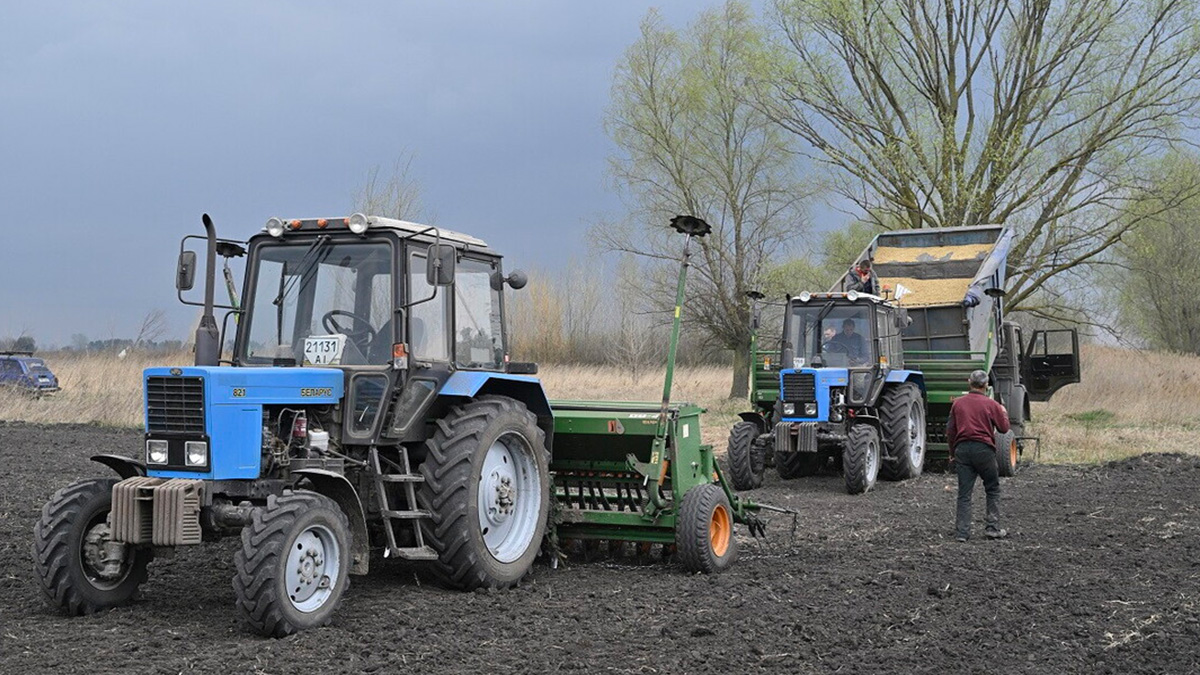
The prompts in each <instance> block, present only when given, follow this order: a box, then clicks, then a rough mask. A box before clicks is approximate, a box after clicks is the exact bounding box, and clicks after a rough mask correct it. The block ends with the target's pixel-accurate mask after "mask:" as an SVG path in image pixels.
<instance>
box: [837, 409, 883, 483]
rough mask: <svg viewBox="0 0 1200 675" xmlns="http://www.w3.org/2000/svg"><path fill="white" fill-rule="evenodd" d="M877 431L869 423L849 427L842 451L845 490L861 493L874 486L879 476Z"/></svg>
mask: <svg viewBox="0 0 1200 675" xmlns="http://www.w3.org/2000/svg"><path fill="white" fill-rule="evenodd" d="M879 464H880V450H879V432H878V431H876V430H875V427H873V426H871V425H869V424H855V425H854V426H852V427H850V433H849V440H848V442H847V443H846V448H845V450H843V451H842V476H843V477H844V478H845V479H846V492H849V493H850V494H852V495H857V494H862V493H864V492H866V491H868V490H870V489H871V488H872V487H874V486H875V479H876V478H878V477H879Z"/></svg>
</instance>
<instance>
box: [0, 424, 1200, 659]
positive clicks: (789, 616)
mask: <svg viewBox="0 0 1200 675" xmlns="http://www.w3.org/2000/svg"><path fill="white" fill-rule="evenodd" d="M140 446H141V436H140V434H139V433H138V432H136V431H127V430H113V429H104V428H97V427H89V426H34V425H24V424H0V671H2V672H6V673H7V672H26V673H41V672H56V673H87V674H88V675H94V674H96V673H103V672H139V673H141V672H146V673H180V672H246V673H249V672H261V673H293V672H320V673H390V672H399V671H412V672H453V673H458V672H476V673H478V672H489V673H491V672H497V673H503V672H522V673H525V672H551V671H555V672H557V671H564V672H586V673H598V672H613V673H655V672H657V673H759V672H783V673H795V672H839V673H859V672H861V673H867V672H885V671H887V672H913V673H946V672H972V673H1024V672H1028V673H1046V672H1096V673H1105V672H1112V673H1136V672H1196V671H1198V670H1200V610H1198V608H1197V599H1198V596H1200V513H1198V512H1197V495H1198V494H1200V458H1196V457H1191V456H1177V455H1149V456H1144V457H1139V458H1135V459H1131V460H1125V461H1122V462H1117V463H1112V464H1108V465H1104V466H1099V467H1087V468H1081V467H1064V466H1030V467H1027V468H1026V469H1025V470H1023V471H1021V472H1020V473H1018V475H1017V476H1016V477H1015V478H1012V479H1003V481H1002V485H1003V487H1002V490H1003V503H1002V510H1003V525H1004V526H1005V527H1006V528H1007V529H1008V530H1009V532H1010V533H1011V536H1010V537H1009V538H1008V539H1007V540H1003V541H987V540H985V539H984V538H983V537H980V536H976V537H973V538H972V539H971V540H970V541H969V542H967V543H965V544H964V543H958V542H956V541H955V540H954V536H953V511H954V492H953V490H952V489H951V490H947V489H946V488H947V487H951V486H953V484H954V479H953V477H952V476H950V475H947V474H940V473H935V474H926V475H924V476H922V477H921V478H919V479H917V480H913V481H906V482H903V483H882V482H881V483H879V484H878V485H877V486H876V488H875V489H874V490H873V491H872V492H870V493H868V494H866V495H860V496H850V495H847V494H845V493H844V490H843V489H842V481H841V478H840V477H838V476H835V475H832V474H827V475H819V476H816V477H814V478H810V479H800V480H794V481H781V480H779V479H778V478H777V477H774V476H769V477H768V479H767V481H766V484H765V486H764V487H763V488H761V489H759V490H755V491H753V492H752V493H750V494H751V495H752V496H753V498H754V499H756V500H758V501H761V502H765V503H769V504H775V505H779V506H788V507H792V508H796V509H798V510H800V511H801V513H802V515H801V516H800V517H799V518H798V519H797V520H796V521H795V523H794V524H793V522H792V520H791V518H790V517H786V516H779V515H770V516H769V517H770V518H771V521H772V522H771V524H770V526H769V527H768V538H767V539H765V540H751V539H748V538H744V537H742V538H739V544H740V547H741V555H740V559H739V560H738V562H737V564H736V565H735V566H734V568H733V569H732V570H730V571H729V572H727V573H725V574H723V575H719V576H711V577H710V576H702V575H691V574H687V573H685V572H684V571H683V570H682V569H681V568H680V567H679V566H678V565H676V564H673V563H672V562H671V561H670V560H668V561H666V562H664V561H663V560H662V556H661V551H655V552H652V553H651V554H650V555H648V556H644V555H639V554H638V552H637V551H636V550H635V548H634V547H613V548H612V549H609V548H607V547H600V548H599V550H595V551H590V552H588V551H584V552H578V553H576V554H573V555H572V556H570V557H569V558H568V559H567V560H566V561H565V564H562V565H559V566H558V568H557V569H552V568H551V567H550V565H549V564H547V563H546V562H545V561H543V562H542V563H541V564H539V565H538V566H537V567H536V568H535V570H534V572H533V574H531V575H530V576H529V577H528V578H527V579H526V580H525V581H524V582H523V583H522V584H521V585H520V587H518V588H516V589H513V590H511V591H505V592H491V593H459V592H456V591H449V590H445V589H442V588H439V587H438V586H436V585H435V584H433V583H431V581H430V580H429V578H428V577H426V576H425V575H423V574H422V573H421V571H420V570H419V569H418V568H414V567H412V566H405V565H400V564H380V565H374V566H373V572H372V574H371V575H369V576H367V577H354V578H353V579H352V583H351V587H350V591H349V594H348V596H347V597H346V599H345V601H344V602H343V604H342V606H341V608H340V610H339V613H338V615H337V618H336V619H335V620H334V622H333V625H331V626H329V627H327V628H323V629H320V630H314V631H309V632H306V633H302V634H300V635H296V636H293V637H290V638H287V639H283V640H271V639H264V638H260V637H257V636H255V635H253V634H251V633H249V632H248V631H246V630H245V629H244V628H243V627H242V626H241V624H240V623H239V620H238V617H237V614H236V613H235V610H234V604H233V588H232V585H231V583H230V578H231V574H232V571H231V565H230V561H231V560H232V557H233V551H234V544H235V542H234V541H232V540H227V541H223V542H219V543H216V544H211V545H206V546H203V547H197V548H191V549H185V550H180V551H179V553H178V555H176V556H174V557H173V558H165V559H162V558H160V559H158V560H155V561H154V562H153V563H151V565H150V578H149V581H148V582H147V583H146V584H145V585H144V586H143V587H142V594H141V599H140V600H139V602H137V603H136V604H134V605H131V606H129V607H122V608H120V609H117V610H113V611H110V612H107V613H104V614H100V615H96V616H89V617H82V618H67V617H64V616H61V615H60V614H58V613H56V612H55V611H54V610H53V609H51V608H49V607H48V606H47V605H46V604H45V602H44V600H43V598H42V594H41V592H40V590H39V589H38V587H37V586H36V584H35V581H34V579H33V576H32V565H31V562H30V545H31V530H32V527H33V523H34V520H35V518H36V517H37V515H38V512H39V510H40V509H41V506H42V504H43V502H44V501H45V500H46V499H47V498H48V497H49V496H50V494H51V493H53V492H54V491H55V490H57V489H58V488H60V487H62V486H64V485H66V484H67V483H70V482H71V481H74V480H78V479H81V478H85V477H92V476H103V475H106V472H107V471H108V470H107V469H105V468H104V467H102V466H99V465H95V464H92V463H91V462H89V461H88V459H87V458H88V456H90V455H92V454H96V453H123V454H128V455H133V454H136V452H137V449H138V448H139V447H140ZM975 502H976V503H975V509H976V518H977V522H976V526H975V527H976V529H977V530H978V531H977V532H976V534H982V529H983V523H982V517H983V491H982V488H977V491H976V499H975ZM743 534H744V532H743Z"/></svg>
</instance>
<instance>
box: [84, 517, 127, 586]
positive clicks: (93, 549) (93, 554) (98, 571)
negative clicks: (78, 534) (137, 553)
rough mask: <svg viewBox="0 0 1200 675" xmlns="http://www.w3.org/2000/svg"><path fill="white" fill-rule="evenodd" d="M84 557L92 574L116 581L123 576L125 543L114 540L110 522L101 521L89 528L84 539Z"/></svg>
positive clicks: (105, 579)
mask: <svg viewBox="0 0 1200 675" xmlns="http://www.w3.org/2000/svg"><path fill="white" fill-rule="evenodd" d="M83 559H84V562H85V563H86V564H87V566H88V568H89V571H90V572H91V573H92V575H94V576H95V577H97V578H99V579H102V580H104V581H116V580H117V579H120V578H121V576H122V569H121V566H122V565H123V564H124V562H125V545H124V544H121V543H119V542H114V541H112V538H111V534H110V532H109V529H108V523H100V524H98V525H95V526H93V527H92V528H91V529H90V530H88V532H87V535H86V536H85V537H84V539H83Z"/></svg>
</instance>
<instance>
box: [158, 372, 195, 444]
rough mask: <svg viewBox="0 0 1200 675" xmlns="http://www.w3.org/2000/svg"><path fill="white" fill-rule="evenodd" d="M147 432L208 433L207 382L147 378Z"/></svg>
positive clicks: (178, 378)
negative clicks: (205, 384) (205, 398)
mask: <svg viewBox="0 0 1200 675" xmlns="http://www.w3.org/2000/svg"><path fill="white" fill-rule="evenodd" d="M146 431H148V432H151V433H154V432H159V433H163V432H165V433H185V434H193V433H194V434H203V433H204V378H202V377H161V376H152V377H147V378H146Z"/></svg>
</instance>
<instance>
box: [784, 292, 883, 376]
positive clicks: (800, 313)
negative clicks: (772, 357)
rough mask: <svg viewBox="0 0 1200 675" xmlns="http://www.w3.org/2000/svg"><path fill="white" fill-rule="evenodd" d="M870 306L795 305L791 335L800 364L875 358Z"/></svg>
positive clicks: (834, 364)
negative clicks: (800, 360)
mask: <svg viewBox="0 0 1200 675" xmlns="http://www.w3.org/2000/svg"><path fill="white" fill-rule="evenodd" d="M872 316H873V314H872V312H871V308H870V307H869V306H866V305H836V304H834V303H833V302H832V301H830V302H827V303H823V304H822V303H819V302H812V303H810V304H795V305H793V306H792V320H791V322H790V333H791V334H790V335H789V336H788V337H789V338H790V339H791V342H792V344H794V345H795V346H796V358H797V359H803V361H802V362H801V363H800V364H799V366H798V367H804V366H813V365H814V364H817V365H820V366H826V367H843V368H844V367H847V366H861V365H865V364H868V363H873V362H874V361H875V348H874V342H873V341H872V340H871V317H872Z"/></svg>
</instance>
